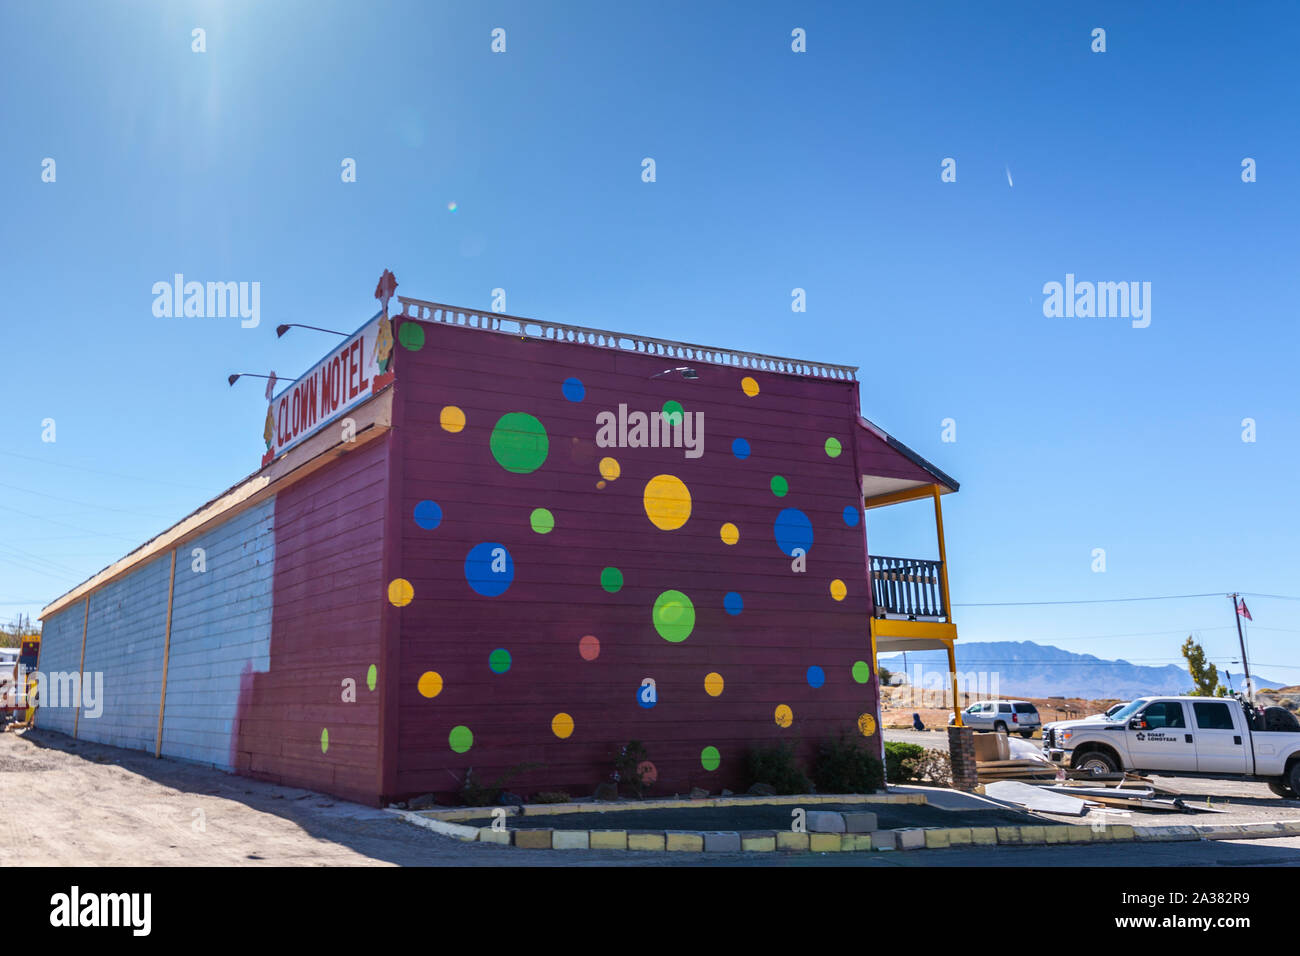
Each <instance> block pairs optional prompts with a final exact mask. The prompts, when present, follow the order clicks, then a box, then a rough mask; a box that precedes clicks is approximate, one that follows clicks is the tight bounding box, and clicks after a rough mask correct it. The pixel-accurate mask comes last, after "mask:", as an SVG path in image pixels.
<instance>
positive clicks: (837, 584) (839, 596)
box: [831, 578, 849, 601]
mask: <svg viewBox="0 0 1300 956" xmlns="http://www.w3.org/2000/svg"><path fill="white" fill-rule="evenodd" d="M848 593H849V589H848V588H846V587H845V586H844V582H843V581H841V580H840V579H839V578H836V579H835V580H834V581H832V582H831V597H833V598H835V600H837V601H843V600H844V595H846V594H848Z"/></svg>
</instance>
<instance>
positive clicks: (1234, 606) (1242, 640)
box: [1228, 592, 1255, 700]
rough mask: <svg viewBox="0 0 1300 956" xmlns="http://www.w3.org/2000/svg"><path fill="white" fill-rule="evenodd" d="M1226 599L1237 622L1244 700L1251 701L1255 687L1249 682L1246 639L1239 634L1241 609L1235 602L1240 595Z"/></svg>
mask: <svg viewBox="0 0 1300 956" xmlns="http://www.w3.org/2000/svg"><path fill="white" fill-rule="evenodd" d="M1228 597H1229V599H1230V600H1231V601H1232V616H1233V617H1234V618H1236V620H1237V641H1238V643H1240V644H1241V666H1242V667H1243V668H1244V669H1245V671H1246V699H1247V700H1252V699H1253V698H1254V694H1255V685H1254V684H1252V683H1251V682H1250V662H1249V661H1248V660H1246V638H1245V637H1243V636H1242V633H1241V609H1240V605H1238V604H1237V600H1238V598H1240V597H1241V595H1239V594H1237V593H1235V592H1234V593H1232V594H1229V595H1228Z"/></svg>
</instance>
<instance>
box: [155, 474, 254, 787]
mask: <svg viewBox="0 0 1300 956" xmlns="http://www.w3.org/2000/svg"><path fill="white" fill-rule="evenodd" d="M274 513H275V502H274V500H273V499H268V500H267V501H264V502H261V503H260V504H257V505H254V506H253V507H252V508H250V509H248V510H247V511H244V512H241V513H240V514H238V515H236V516H235V517H234V518H232V519H231V520H229V521H227V522H225V523H224V524H222V525H220V526H218V527H217V528H214V529H213V530H211V531H210V532H208V533H207V534H204V535H202V536H200V537H198V538H195V539H193V540H191V541H189V542H187V543H186V544H185V546H184V549H183V550H182V551H181V552H180V553H179V554H178V555H177V556H176V583H175V588H174V593H173V608H172V633H171V649H170V653H169V655H168V668H167V697H166V700H165V707H164V713H163V736H162V753H163V754H164V755H165V756H168V757H180V758H183V759H185V760H192V761H195V762H198V763H207V764H212V765H213V766H216V767H221V768H222V769H227V770H229V769H233V767H234V765H235V760H234V746H233V745H234V740H235V738H234V722H235V712H236V708H237V705H238V702H239V691H240V687H241V685H242V683H243V682H245V681H247V680H248V679H249V678H250V677H251V675H252V674H253V673H254V672H257V671H265V670H266V669H267V666H268V664H269V660H270V643H271V582H272V572H273V569H274V567H275V535H274V530H273V516H274ZM196 548H202V549H203V555H204V563H203V568H204V570H202V571H198V570H195V567H196V565H195V563H194V549H196Z"/></svg>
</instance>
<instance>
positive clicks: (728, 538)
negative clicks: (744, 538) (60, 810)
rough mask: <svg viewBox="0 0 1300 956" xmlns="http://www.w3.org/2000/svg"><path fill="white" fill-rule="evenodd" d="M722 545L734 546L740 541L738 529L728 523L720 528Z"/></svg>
mask: <svg viewBox="0 0 1300 956" xmlns="http://www.w3.org/2000/svg"><path fill="white" fill-rule="evenodd" d="M721 533H722V543H723V544H735V543H736V542H737V541H739V540H740V529H739V528H737V527H736V526H735V525H734V524H732V523H731V522H730V521H728V522H727V523H726V524H724V525H723V526H722V532H721Z"/></svg>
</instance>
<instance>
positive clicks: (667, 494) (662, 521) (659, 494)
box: [643, 475, 691, 531]
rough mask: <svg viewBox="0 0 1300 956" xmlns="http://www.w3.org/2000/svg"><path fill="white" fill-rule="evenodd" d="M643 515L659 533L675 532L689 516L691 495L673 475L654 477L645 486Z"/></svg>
mask: <svg viewBox="0 0 1300 956" xmlns="http://www.w3.org/2000/svg"><path fill="white" fill-rule="evenodd" d="M643 497H644V500H645V513H646V517H648V518H649V519H650V523H651V524H653V525H654V526H655V527H656V528H658V529H660V530H661V531H676V530H677V529H678V528H680V527H681V526H682V525H684V524H686V519H687V518H689V517H690V516H691V493H690V491H689V490H688V489H687V487H686V484H685V482H683V481H682V480H681V479H680V478H677V477H675V476H674V475H655V476H654V477H653V478H651V479H650V480H649V481H647V482H646V484H645V494H644V496H643Z"/></svg>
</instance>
